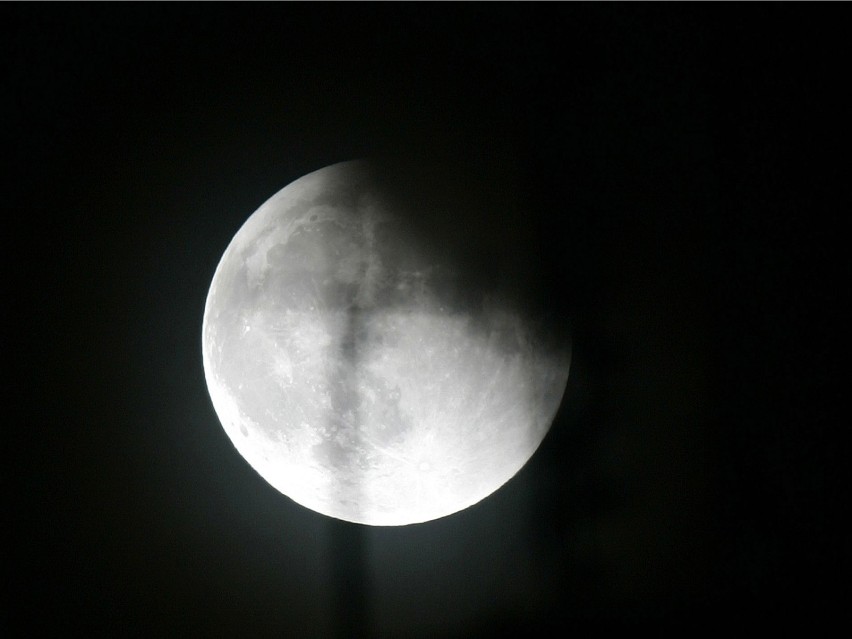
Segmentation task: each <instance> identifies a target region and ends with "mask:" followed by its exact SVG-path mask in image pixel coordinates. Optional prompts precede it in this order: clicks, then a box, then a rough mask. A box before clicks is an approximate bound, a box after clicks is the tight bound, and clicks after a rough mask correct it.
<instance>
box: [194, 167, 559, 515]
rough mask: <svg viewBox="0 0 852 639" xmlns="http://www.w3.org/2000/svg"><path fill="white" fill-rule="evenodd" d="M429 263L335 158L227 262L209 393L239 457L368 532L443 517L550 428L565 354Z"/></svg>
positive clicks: (491, 295) (447, 268) (214, 316)
mask: <svg viewBox="0 0 852 639" xmlns="http://www.w3.org/2000/svg"><path fill="white" fill-rule="evenodd" d="M466 231H467V232H470V229H459V231H458V232H460V233H463V232H466ZM435 255H436V254H435V253H434V252H432V251H430V250H429V249H428V248H427V247H426V246H425V243H424V242H421V241H419V240H418V234H417V233H415V232H412V230H411V228H410V227H409V225H408V224H407V222H406V216H405V215H400V214H399V211H395V210H393V206H392V205H391V204H389V200H388V199H387V198H385V197H384V193H383V191H382V189H381V188H379V187H377V185H376V183H375V181H374V180H372V179H371V173H370V169H369V165H368V164H366V163H364V162H347V163H343V164H336V165H333V166H330V167H327V168H324V169H321V170H319V171H316V172H314V173H311V174H309V175H306V176H305V177H303V178H301V179H299V180H296V181H295V182H293V183H292V184H290V185H289V186H287V187H286V188H284V189H283V190H282V191H280V192H278V193H277V194H276V195H275V196H273V197H272V198H271V199H270V200H269V201H267V202H266V203H265V204H264V205H263V206H261V207H260V209H258V210H257V211H256V212H255V213H254V214H253V215H252V216H251V217H250V218H249V219H248V220H247V221H246V223H245V224H244V225H243V227H242V228H241V229H240V230H239V232H237V234H236V236H235V237H234V238H233V240H232V241H231V243H230V245H229V246H228V248H227V250H226V251H225V254H224V255H223V256H222V259H221V261H220V263H219V266H218V268H217V269H216V274H215V276H214V277H213V282H212V284H211V286H210V291H209V294H208V297H207V304H206V307H205V311H204V323H203V331H202V332H203V337H202V341H203V357H204V372H205V376H206V379H207V385H208V388H209V391H210V396H211V398H212V400H213V405H214V407H215V409H216V412H217V414H218V416H219V418H220V420H221V422H222V425H223V426H224V429H225V431H226V433H227V434H228V436H229V437H230V439H231V441H232V442H233V443H234V445H235V446H236V448H237V450H238V451H239V452H240V454H241V455H242V456H243V457H244V458H245V459H246V460H247V461H248V462H249V464H251V466H252V467H253V468H254V469H255V470H256V471H257V472H258V473H259V474H260V475H261V476H262V477H263V478H264V479H266V480H267V481H268V482H269V483H270V484H271V485H272V486H274V487H275V488H276V489H278V490H279V491H281V492H282V493H284V494H285V495H287V496H288V497H290V498H291V499H293V500H294V501H296V502H298V503H299V504H302V505H303V506H306V507H307V508H310V509H312V510H314V511H317V512H320V513H323V514H325V515H329V516H331V517H336V518H338V519H343V520H346V521H351V522H357V523H362V524H371V525H403V524H411V523H416V522H423V521H429V520H432V519H436V518H438V517H443V516H445V515H450V514H452V513H455V512H458V511H460V510H462V509H464V508H466V507H468V506H471V505H473V504H475V503H477V502H479V501H480V500H482V499H483V498H485V497H487V496H488V495H490V494H491V493H493V492H494V491H495V490H497V489H498V488H499V487H500V486H502V485H503V484H504V483H505V482H507V481H508V480H509V479H511V478H512V477H513V476H514V475H515V474H516V473H517V472H518V471H519V470H520V469H521V467H522V466H523V465H524V464H525V463H526V462H527V460H529V458H530V457H531V456H532V454H533V453H534V452H535V450H536V448H537V447H538V446H539V444H540V443H541V441H542V439H543V438H544V436H545V434H546V433H547V431H548V429H549V427H550V423H551V421H552V420H553V417H554V415H555V413H556V410H557V409H558V407H559V403H560V401H561V398H562V393H563V391H564V388H565V384H566V381H567V377H568V362H569V356H568V350H567V349H553V348H552V347H550V346H546V344H549V343H550V342H548V341H547V340H545V339H543V335H542V333H541V331H542V328H541V326H540V325H539V324H537V323H536V322H535V318H533V317H530V316H529V313H526V312H523V311H522V310H521V309H520V308H519V307H517V306H514V305H513V304H511V303H510V302H509V301H507V300H503V301H501V299H502V298H501V296H500V295H499V294H498V293H497V292H496V291H493V290H473V291H471V290H470V285H469V278H468V279H467V280H466V278H465V273H464V268H465V267H464V266H462V265H461V263H456V264H455V265H454V264H453V263H452V262H451V261H442V260H440V259H438V258H436V257H435ZM465 282H467V283H465Z"/></svg>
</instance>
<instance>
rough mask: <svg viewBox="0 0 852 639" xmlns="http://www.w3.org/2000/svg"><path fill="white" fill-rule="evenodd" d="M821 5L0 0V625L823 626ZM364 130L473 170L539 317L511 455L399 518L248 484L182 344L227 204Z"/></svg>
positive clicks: (467, 631) (196, 311) (354, 149)
mask: <svg viewBox="0 0 852 639" xmlns="http://www.w3.org/2000/svg"><path fill="white" fill-rule="evenodd" d="M835 13H838V14H839V13H840V12H839V11H832V10H830V9H829V8H828V7H821V8H819V9H807V8H806V7H805V6H804V5H786V4H784V5H781V4H776V5H738V6H726V7H723V6H718V7H711V6H694V5H692V4H682V5H671V6H670V5H667V4H666V5H648V6H631V5H609V4H594V5H579V6H575V5H573V4H570V5H569V4H556V3H553V4H550V3H548V4H539V5H529V4H508V3H507V4H503V3H500V4H479V3H475V4H466V5H454V6H449V5H448V6H444V5H431V4H422V5H420V4H418V5H407V4H406V5H402V4H400V5H390V6H385V5H359V6H342V5H331V4H325V3H316V4H305V5H292V4H289V3H286V4H276V5H262V6H251V7H247V6H236V5H234V6H220V5H211V6H205V5H198V4H194V3H193V4H186V5H173V4H168V5H164V4H158V3H152V4H139V5H124V4H121V5H108V6H103V5H100V4H89V5H72V6H65V5H54V6H41V5H36V4H26V5H25V4H17V5H12V6H4V7H3V9H2V12H0V14H2V19H0V23H2V25H3V26H2V30H3V38H2V40H3V43H2V45H0V46H2V51H3V56H2V65H3V76H2V77H3V82H2V85H0V86H2V95H3V97H4V103H5V107H6V109H4V110H5V111H6V113H7V115H6V116H5V117H4V121H3V131H4V148H5V149H6V150H7V151H6V154H5V155H6V157H7V159H8V160H9V162H10V164H11V169H10V170H8V171H7V172H6V176H7V181H8V182H7V191H8V192H10V193H11V197H10V198H7V206H8V208H7V209H6V215H5V216H4V217H5V224H4V231H3V233H2V236H3V240H2V241H3V254H4V258H5V260H6V269H5V270H6V273H7V278H8V274H11V282H12V290H11V296H6V299H7V300H10V301H9V302H8V303H7V304H6V305H4V306H5V309H4V316H5V319H6V320H7V321H6V325H7V326H8V327H9V328H7V330H6V333H5V338H4V340H3V353H4V360H5V362H4V363H6V362H8V364H7V365H5V366H4V368H5V369H6V384H5V387H6V389H7V393H8V394H9V396H10V397H11V399H12V406H13V411H12V413H11V416H10V417H9V418H8V420H7V422H6V425H5V429H4V434H5V435H6V437H5V446H4V450H5V457H6V463H5V464H4V466H5V470H4V473H5V475H6V479H5V480H4V486H5V487H6V488H7V492H8V502H9V504H10V510H9V511H8V512H9V515H8V522H9V524H8V525H7V528H11V530H12V531H13V539H14V541H13V544H12V545H11V546H10V547H9V549H8V550H7V555H6V556H7V558H6V562H5V566H6V573H7V579H6V581H7V584H8V585H9V586H10V588H9V590H10V593H11V594H10V596H7V598H6V600H5V602H4V604H3V609H4V612H5V614H4V616H3V623H4V624H6V629H7V631H13V632H6V633H5V634H10V635H11V634H16V633H20V634H26V635H32V634H35V631H36V630H38V629H39V628H43V629H51V630H54V631H60V632H63V633H64V632H67V631H71V630H85V631H87V633H89V634H91V635H94V636H99V635H110V636H115V635H116V634H122V635H123V634H125V632H127V631H132V632H136V633H139V634H142V635H145V636H177V635H180V636H193V635H205V634H224V635H235V636H288V637H296V636H355V635H357V634H359V633H360V634H361V635H363V636H369V637H417V636H424V637H425V636H429V637H474V636H504V635H505V636H515V635H517V634H519V633H533V634H539V635H540V634H544V633H545V632H549V631H550V630H551V629H553V628H563V629H579V630H585V629H587V628H593V627H594V628H596V627H600V626H611V625H625V626H634V625H638V624H649V623H651V624H664V625H667V626H669V627H670V628H672V629H675V628H708V627H712V628H719V629H723V628H732V627H737V628H742V627H743V626H753V627H755V628H758V627H760V628H763V627H765V626H766V624H772V625H776V624H785V625H789V624H793V623H806V624H809V625H819V624H826V623H828V621H829V620H830V619H832V617H833V616H834V614H835V613H837V612H838V610H839V605H840V602H841V598H842V594H843V592H842V590H841V589H839V588H838V585H837V584H838V582H839V579H840V577H841V576H842V570H843V565H844V562H845V561H847V560H848V542H844V543H841V536H840V534H839V531H838V528H837V526H838V523H837V522H838V519H837V513H838V512H839V511H840V510H841V509H842V507H843V505H844V504H845V499H844V497H845V492H846V491H845V487H844V486H842V485H838V484H837V483H836V474H835V472H834V468H835V466H836V464H837V463H838V461H839V449H840V444H839V441H838V440H836V439H835V437H836V436H837V429H836V426H838V425H841V424H842V419H841V418H840V417H839V415H840V413H838V411H837V408H836V407H837V405H838V404H839V400H840V399H841V398H842V396H843V395H842V393H841V387H840V384H841V381H842V380H843V377H842V375H841V374H840V372H839V371H838V369H837V368H836V366H837V364H838V362H839V359H840V358H839V357H837V355H836V351H837V349H838V347H837V346H836V340H835V336H836V335H837V333H838V332H839V329H840V328H841V323H840V318H839V307H840V300H841V297H842V294H843V293H845V292H846V288H848V278H844V277H843V275H842V274H843V270H842V269H840V268H839V265H840V264H841V263H842V262H841V260H839V259H838V257H839V255H840V253H838V252H837V248H838V246H839V244H840V243H841V242H840V237H841V236H840V230H839V229H840V225H839V221H840V220H841V219H842V217H843V213H844V212H845V211H848V206H846V208H845V209H844V200H842V199H841V198H840V196H839V191H838V190H836V184H837V182H838V181H840V180H841V179H842V176H844V175H845V172H846V170H847V167H848V162H843V161H840V158H841V157H842V155H843V154H844V153H847V149H848V146H847V145H846V141H845V140H846V138H845V136H844V134H843V133H844V131H843V128H842V126H841V124H840V123H841V122H843V120H844V119H845V118H844V117H841V116H843V115H844V113H848V106H849V105H848V102H845V101H843V100H841V97H840V96H841V95H843V91H842V90H841V89H842V84H841V83H842V82H843V80H842V74H840V73H838V72H837V71H836V69H837V67H838V66H841V64H840V63H841V61H842V60H844V59H848V58H849V53H850V52H849V45H848V43H847V42H846V41H845V38H844V37H843V35H844V34H843V33H842V32H841V30H840V24H841V23H842V20H840V18H839V16H838V15H834V14H835ZM371 155H390V156H394V157H398V156H400V155H403V156H405V157H406V158H407V159H408V160H411V162H412V165H419V166H430V165H433V166H438V165H440V166H441V167H442V169H444V170H446V169H447V167H449V168H450V172H451V173H453V174H456V175H458V176H459V180H460V182H461V183H464V181H465V180H470V182H471V184H478V185H485V186H480V187H479V188H481V189H482V192H483V193H489V194H490V197H492V199H499V198H494V194H495V193H496V194H498V195H499V194H500V193H501V190H508V189H509V187H507V186H506V185H507V184H508V181H507V179H508V178H507V176H508V177H510V178H511V180H512V181H511V184H512V185H514V186H513V187H512V189H513V190H512V193H514V194H520V196H519V197H520V199H521V200H522V201H523V202H524V203H525V205H526V209H525V211H524V212H523V215H520V216H517V217H513V218H512V220H511V222H510V223H508V224H506V227H505V229H504V228H503V226H502V224H503V222H502V221H501V222H500V224H495V225H494V226H493V227H490V228H487V229H486V228H483V229H482V233H483V237H484V236H485V234H488V236H489V237H495V236H496V237H500V238H504V237H507V236H509V234H511V233H514V232H518V229H523V230H524V232H525V233H527V234H528V236H529V237H532V238H533V239H534V240H535V242H536V246H537V249H536V250H535V251H533V252H531V253H530V255H529V259H530V260H531V261H532V262H533V263H534V264H535V268H536V269H538V270H539V272H540V273H541V282H542V292H543V293H544V296H545V298H546V299H547V300H548V310H549V311H550V313H551V317H552V318H554V321H556V322H558V323H559V325H560V326H563V327H566V328H569V329H570V330H571V332H572V334H573V336H574V362H573V367H572V372H571V378H570V380H569V384H568V389H567V391H566V396H565V401H564V402H563V405H562V408H561V409H560V412H559V414H558V417H557V420H556V422H555V423H554V425H553V429H552V431H551V433H550V434H549V435H548V437H547V438H546V439H545V441H544V443H543V444H542V447H541V449H540V450H539V452H538V453H537V454H536V455H535V456H534V458H533V459H532V460H531V462H530V463H529V464H528V465H527V467H525V468H524V469H523V471H522V472H521V473H520V474H519V475H518V476H517V477H516V478H515V479H514V480H513V481H512V482H510V483H509V484H508V485H506V486H505V487H504V488H503V489H502V490H501V491H499V492H498V493H496V494H495V495H493V496H492V497H490V498H488V499H486V500H485V501H484V502H482V503H480V504H479V505H477V506H475V507H473V508H471V509H469V510H467V511H465V512H463V513H459V514H457V515H454V516H452V517H448V518H445V519H441V520H438V521H435V522H430V523H427V524H422V525H418V526H413V527H407V528H402V529H371V528H363V527H358V526H351V525H345V524H342V523H340V522H336V521H333V520H330V519H327V518H325V517H323V516H321V515H317V514H315V513H312V512H310V511H308V510H306V509H304V508H302V507H300V506H297V505H296V504H294V503H293V502H291V501H289V500H288V499H287V498H286V497H283V496H281V495H279V494H278V493H277V492H276V491H275V490H274V489H272V488H271V487H269V486H268V485H267V484H266V483H265V482H264V481H263V480H262V479H261V478H260V477H259V476H257V475H256V474H255V473H254V471H252V470H251V468H250V467H248V465H247V464H246V463H245V462H244V461H243V460H242V458H240V457H239V455H238V454H237V453H236V452H235V450H234V449H233V447H232V446H231V444H230V442H229V440H228V439H227V437H226V436H225V434H224V432H223V431H222V429H221V427H220V426H219V423H218V420H217V418H216V415H215V413H214V411H213V408H212V405H211V403H210V401H209V398H208V395H207V391H206V387H205V383H204V377H203V371H202V367H201V351H200V339H201V338H200V331H201V317H202V311H203V305H204V300H205V296H206V293H207V287H208V286H209V283H210V280H211V278H212V275H213V271H214V269H215V267H216V264H217V262H218V259H219V257H220V256H221V254H222V252H223V251H224V249H225V247H226V246H227V243H228V242H229V240H230V239H231V237H232V236H233V234H234V233H235V232H236V230H237V229H238V228H239V226H240V225H241V224H242V222H243V221H244V220H245V219H246V217H248V215H250V214H251V213H252V212H253V211H254V210H255V209H256V208H257V207H258V206H259V205H260V204H261V203H262V202H263V201H265V200H266V199H267V198H268V197H269V196H270V195H272V194H273V193H275V192H276V191H278V190H279V189H280V188H282V187H283V186H285V185H286V184H288V183H289V182H291V181H292V180H294V179H296V178H298V177H300V176H302V175H304V174H305V173H308V172H310V171H312V170H315V169H318V168H320V167H323V166H326V165H329V164H332V163H335V162H338V161H343V160H347V159H352V158H357V157H365V156H371ZM846 204H847V205H848V202H846ZM513 225H517V226H513ZM463 226H466V225H465V224H460V227H463ZM462 231H464V232H469V229H460V232H462ZM846 273H847V274H848V266H847V267H846ZM7 281H8V280H7ZM832 354H833V356H830V355H832ZM21 629H26V630H25V631H22V630H21Z"/></svg>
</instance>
